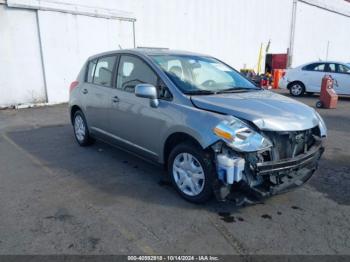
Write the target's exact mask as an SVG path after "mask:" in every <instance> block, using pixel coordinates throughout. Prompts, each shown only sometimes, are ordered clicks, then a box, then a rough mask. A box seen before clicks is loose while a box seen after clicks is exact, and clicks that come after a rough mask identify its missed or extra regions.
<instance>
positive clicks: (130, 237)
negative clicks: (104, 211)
mask: <svg viewBox="0 0 350 262" xmlns="http://www.w3.org/2000/svg"><path fill="white" fill-rule="evenodd" d="M2 137H3V138H4V140H5V141H6V142H8V143H9V144H10V145H12V146H14V147H15V148H16V149H17V150H18V151H19V152H21V153H22V154H24V155H25V156H26V157H28V158H29V159H30V160H31V161H32V162H33V163H34V164H36V165H37V166H39V167H41V168H42V169H43V170H44V171H45V172H47V173H48V174H51V175H55V173H54V172H53V171H52V170H51V169H50V168H49V167H47V166H46V165H45V164H44V163H43V162H42V161H40V160H39V159H38V158H36V157H35V156H33V155H31V154H30V153H29V152H27V151H26V150H25V149H24V148H22V147H21V146H20V145H18V144H17V143H16V142H14V141H13V140H12V139H11V138H9V137H8V136H7V134H2ZM105 219H106V220H109V221H108V222H109V223H110V224H112V225H116V226H117V228H118V231H119V232H120V233H121V234H122V235H123V236H124V237H125V238H126V239H127V240H129V241H131V242H133V243H135V245H136V246H137V247H138V248H139V249H140V250H142V251H143V252H144V253H145V254H146V255H155V254H156V252H155V251H154V250H153V249H152V248H151V247H150V246H148V245H146V244H144V243H142V242H141V241H140V240H139V239H138V238H137V237H136V236H135V235H134V234H133V233H131V232H130V231H128V230H127V229H125V228H122V227H121V226H120V225H118V224H116V223H115V222H114V221H112V220H111V219H109V218H108V217H105Z"/></svg>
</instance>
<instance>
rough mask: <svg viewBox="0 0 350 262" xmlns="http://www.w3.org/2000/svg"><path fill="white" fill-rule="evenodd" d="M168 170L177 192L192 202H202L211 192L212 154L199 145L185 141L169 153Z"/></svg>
mask: <svg viewBox="0 0 350 262" xmlns="http://www.w3.org/2000/svg"><path fill="white" fill-rule="evenodd" d="M168 172H169V176H170V178H171V180H172V183H173V185H174V187H175V188H176V190H177V191H178V193H179V194H180V195H181V196H182V197H183V198H184V199H186V200H188V201H190V202H193V203H204V202H206V201H208V200H209V199H210V198H211V197H212V194H213V181H214V177H215V167H214V164H213V161H212V156H211V154H210V153H209V152H205V151H204V150H203V149H202V148H200V147H199V146H197V145H195V144H193V143H190V142H185V143H182V144H179V145H177V146H176V147H175V148H174V149H173V150H172V152H171V153H170V156H169V160H168Z"/></svg>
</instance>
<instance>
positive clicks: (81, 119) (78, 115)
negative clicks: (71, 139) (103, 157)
mask: <svg viewBox="0 0 350 262" xmlns="http://www.w3.org/2000/svg"><path fill="white" fill-rule="evenodd" d="M73 129H74V135H75V139H76V140H77V142H78V144H79V145H80V146H88V145H91V144H92V143H93V142H94V140H93V139H92V138H91V137H90V134H89V129H88V126H87V124H86V120H85V116H84V114H83V112H81V111H80V110H78V111H76V112H75V113H74V117H73Z"/></svg>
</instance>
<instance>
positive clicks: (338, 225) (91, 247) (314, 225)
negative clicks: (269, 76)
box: [0, 96, 350, 255]
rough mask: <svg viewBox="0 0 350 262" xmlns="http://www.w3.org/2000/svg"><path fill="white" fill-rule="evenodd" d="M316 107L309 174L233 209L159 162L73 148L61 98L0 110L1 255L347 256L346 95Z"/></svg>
mask: <svg viewBox="0 0 350 262" xmlns="http://www.w3.org/2000/svg"><path fill="white" fill-rule="evenodd" d="M298 100H300V101H302V102H304V103H306V104H309V105H311V106H314V105H315V103H316V101H317V97H316V96H313V97H312V96H311V97H304V98H301V99H298ZM318 111H319V112H320V114H321V115H322V116H323V117H324V119H325V122H326V124H327V126H328V129H329V138H328V140H327V148H326V152H325V154H324V156H323V158H322V160H321V162H320V168H319V170H318V171H317V172H316V174H315V175H314V177H313V179H312V180H311V181H310V182H308V183H307V184H306V185H304V186H302V187H301V188H298V189H296V190H294V191H292V192H289V193H287V194H283V195H279V196H275V197H272V198H270V199H268V200H266V201H265V202H264V203H261V204H257V205H253V206H246V207H240V208H238V207H235V206H234V205H233V204H232V203H230V202H225V203H221V202H217V201H216V200H212V201H211V202H209V203H207V204H205V205H193V204H191V203H188V202H186V201H184V200H183V199H182V198H180V197H179V196H178V195H177V193H176V192H175V190H174V189H173V188H172V187H171V186H170V185H169V183H167V182H166V181H165V180H164V174H163V170H162V169H161V168H159V167H158V166H155V165H152V164H151V163H148V162H145V161H144V160H142V159H139V158H137V157H135V156H134V155H131V154H129V153H126V152H124V151H121V150H119V149H116V148H113V147H111V146H109V145H107V144H104V143H102V142H97V143H95V144H94V145H93V146H91V147H88V148H82V147H79V146H78V145H77V143H76V142H75V140H74V137H73V130H72V127H71V125H70V122H69V117H68V116H69V115H68V108H67V105H65V104H62V105H57V106H47V107H38V108H30V109H21V110H1V111H0V254H216V255H218V254H239V255H247V254H283V255H284V254H294V255H295V254H299V255H301V254H317V255H322V254H348V255H350V135H349V130H350V99H348V98H344V99H341V100H340V101H339V104H338V108H337V109H334V110H326V109H318Z"/></svg>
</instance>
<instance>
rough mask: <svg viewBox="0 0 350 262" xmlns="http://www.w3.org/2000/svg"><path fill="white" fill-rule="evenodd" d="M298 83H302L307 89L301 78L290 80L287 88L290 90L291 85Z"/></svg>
mask: <svg viewBox="0 0 350 262" xmlns="http://www.w3.org/2000/svg"><path fill="white" fill-rule="evenodd" d="M296 83H299V84H301V85H302V86H303V87H304V90H305V91H306V88H305V84H304V83H303V82H302V81H301V80H294V81H292V82H290V83H289V84H288V85H287V89H289V90H290V88H291V86H292V85H294V84H296Z"/></svg>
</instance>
